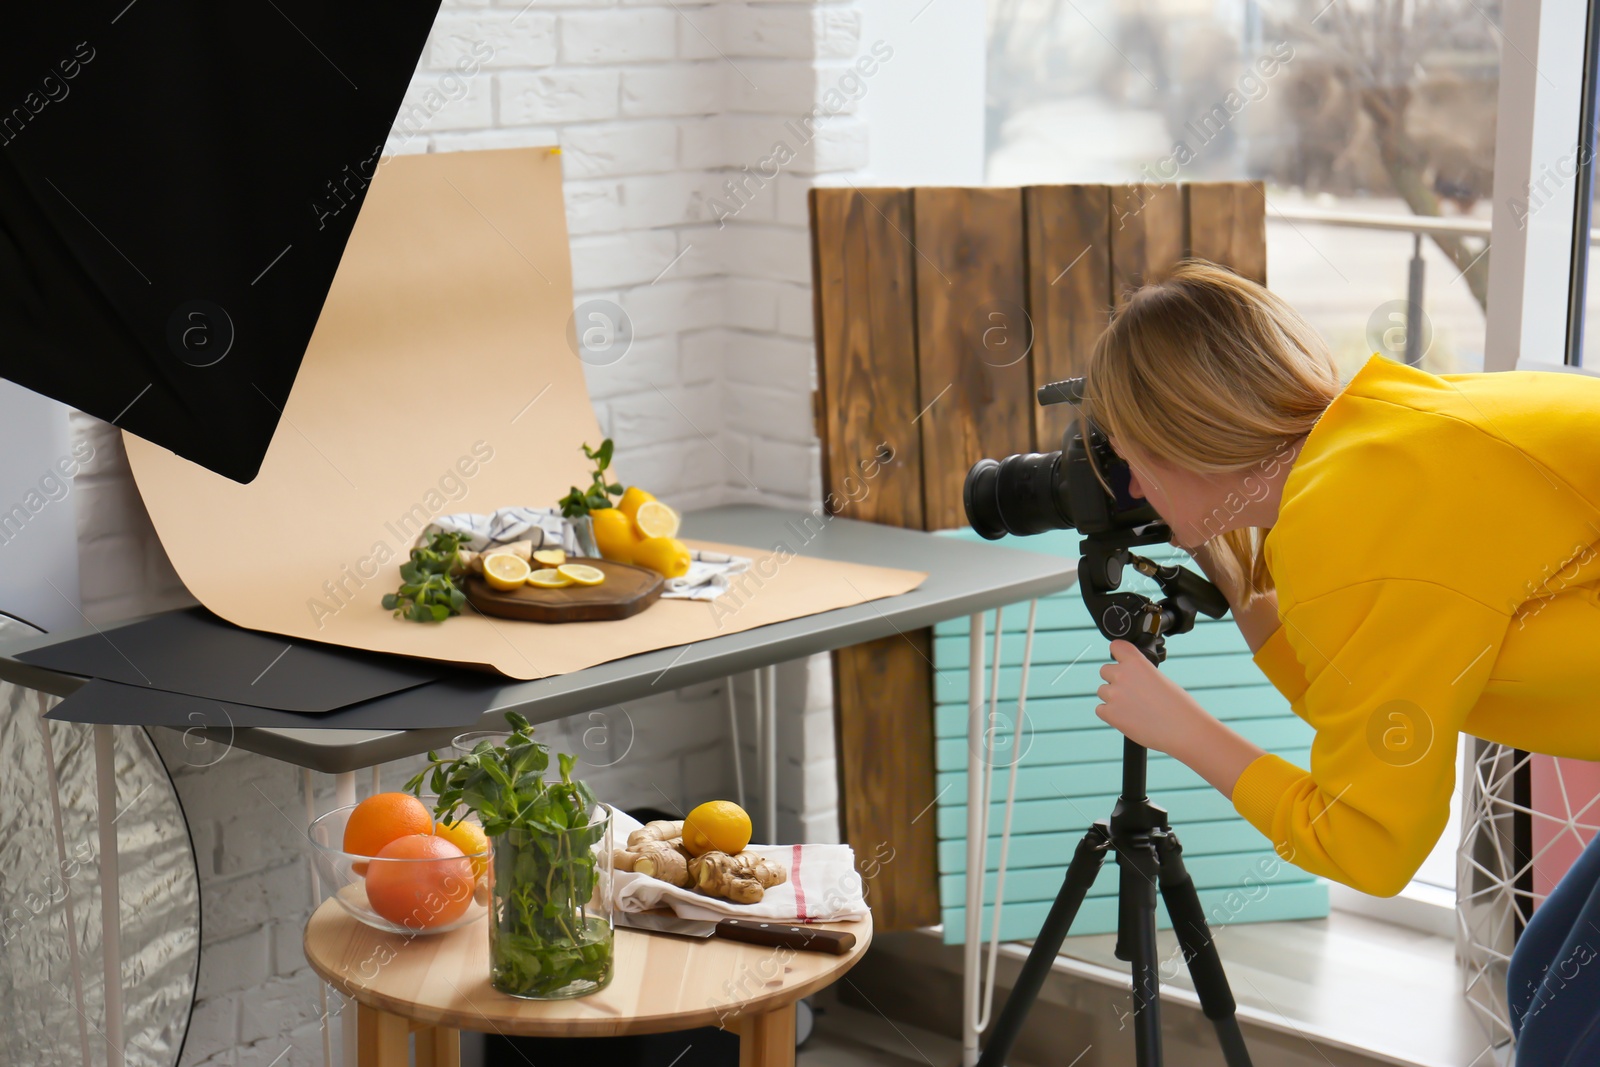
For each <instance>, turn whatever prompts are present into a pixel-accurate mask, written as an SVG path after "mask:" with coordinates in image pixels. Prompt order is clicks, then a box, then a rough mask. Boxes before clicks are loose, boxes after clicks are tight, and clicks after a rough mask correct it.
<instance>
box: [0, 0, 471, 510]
mask: <svg viewBox="0 0 1600 1067" xmlns="http://www.w3.org/2000/svg"><path fill="white" fill-rule="evenodd" d="M438 8H439V0H383V2H378V0H340V2H338V3H327V2H325V0H265V2H250V3H216V2H214V0H73V2H70V3H42V4H12V5H8V6H7V9H6V13H5V24H4V28H3V30H0V337H3V338H4V342H5V343H4V344H3V345H0V377H5V378H9V379H11V380H12V381H14V382H16V383H18V384H19V385H23V386H26V387H27V388H29V389H32V390H34V391H36V392H39V393H43V394H45V395H46V396H50V397H54V398H55V399H57V400H61V401H64V402H66V403H68V404H71V405H72V406H74V407H77V408H80V409H82V410H84V411H87V412H89V413H90V414H91V415H96V416H98V417H100V418H102V419H105V420H107V421H108V422H112V423H115V424H116V425H118V426H120V427H123V428H124V429H127V430H130V431H131V432H133V433H135V434H138V435H139V436H140V437H143V438H145V439H146V440H149V441H152V442H154V443H156V444H158V445H161V446H163V447H166V448H170V449H171V450H172V451H174V452H176V453H177V454H178V455H180V456H183V457H184V458H186V459H189V460H192V461H194V462H195V463H198V464H201V465H202V466H205V467H208V468H210V469H211V470H213V471H216V472H217V473H219V474H222V475H225V476H226V477H229V478H232V479H234V480H235V481H240V482H248V481H250V480H251V479H253V478H254V477H255V476H256V473H257V471H258V470H259V468H260V466H261V461H262V458H263V457H264V456H265V454H266V450H267V445H268V443H269V442H270V441H271V439H272V435H273V432H274V430H275V428H276V427H277V425H278V419H279V415H280V413H281V412H282V410H283V407H284V403H285V401H286V399H287V398H288V396H289V390H290V387H291V385H292V384H293V383H294V379H295V375H296V373H297V372H298V370H299V367H300V361H301V358H302V357H303V356H304V354H305V350H306V345H307V342H308V341H309V340H310V338H311V333H312V329H313V327H315V325H316V322H317V317H318V315H319V314H320V312H321V310H322V304H323V301H324V299H325V298H326V297H327V294H328V288H329V286H330V285H331V283H332V281H333V276H334V272H335V270H336V269H337V268H338V266H339V260H340V257H341V255H342V254H343V252H344V247H345V242H346V241H347V240H348V239H349V236H350V231H351V228H352V227H353V226H354V225H355V221H356V215H357V213H358V212H359V211H360V209H361V203H362V200H363V199H364V197H365V195H366V190H367V186H368V183H369V182H370V181H371V180H372V178H373V175H374V173H375V170H376V167H377V166H378V162H379V155H380V152H381V150H382V148H383V145H384V143H385V141H386V139H387V137H388V135H389V132H390V129H391V127H392V126H393V125H394V124H395V122H396V113H397V111H399V109H400V104H401V102H402V98H403V97H404V95H405V93H406V90H407V88H408V86H409V84H410V82H411V77H412V74H413V72H414V71H415V70H416V67H417V61H418V58H419V56H420V54H421V51H422V48H423V44H424V42H425V41H426V40H427V37H428V33H429V30H430V29H431V28H432V26H433V21H434V16H435V15H436V14H437V12H438ZM483 50H486V46H485V47H484V49H480V50H474V52H473V53H472V56H471V57H468V58H465V59H463V60H462V62H461V64H459V66H460V67H461V69H458V70H456V71H455V72H453V73H452V74H447V75H445V76H444V77H445V78H446V79H447V81H448V82H449V84H460V85H465V84H466V79H469V78H471V77H474V76H477V68H478V64H479V59H480V58H481V54H480V53H481V51H483ZM489 54H491V55H492V54H493V53H492V51H489ZM473 57H478V58H473ZM452 79H453V80H452ZM446 91H448V88H447V90H446ZM403 118H404V117H403V116H402V126H403V125H404V121H403ZM307 535H308V536H311V532H310V531H308V534H307Z"/></svg>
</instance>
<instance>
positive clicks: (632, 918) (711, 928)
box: [613, 911, 856, 956]
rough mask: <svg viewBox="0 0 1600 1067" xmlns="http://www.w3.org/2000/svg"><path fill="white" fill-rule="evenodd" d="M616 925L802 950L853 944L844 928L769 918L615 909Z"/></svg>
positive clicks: (839, 950) (837, 949) (842, 949)
mask: <svg viewBox="0 0 1600 1067" xmlns="http://www.w3.org/2000/svg"><path fill="white" fill-rule="evenodd" d="M613 917H614V919H615V921H616V924H617V925H618V926H626V927H629V928H630V929H634V930H649V931H651V932H652V933H658V934H675V935H677V936H679V937H725V938H728V939H729V940H730V941H744V942H747V943H749V944H752V945H771V946H773V947H782V948H792V949H797V950H799V951H802V952H827V953H830V954H832V955H835V956H842V955H844V954H845V953H847V952H849V951H850V950H851V949H853V948H855V947H856V935H855V934H852V933H849V932H847V931H844V930H821V929H818V928H817V927H815V926H808V925H806V924H804V923H786V922H774V921H772V920H770V919H768V920H762V919H719V920H717V921H715V922H713V921H711V920H709V919H684V918H681V917H679V916H677V915H657V914H654V913H648V912H637V911H619V912H616V913H615V915H614V916H613Z"/></svg>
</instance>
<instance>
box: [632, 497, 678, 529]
mask: <svg viewBox="0 0 1600 1067" xmlns="http://www.w3.org/2000/svg"><path fill="white" fill-rule="evenodd" d="M633 524H634V526H636V527H638V530H639V536H640V537H677V536H678V513H677V512H676V511H673V510H672V509H671V508H670V507H668V506H667V505H665V504H663V503H662V502H661V501H659V500H646V501H645V502H644V503H642V504H640V505H639V510H638V511H637V512H636V513H635V514H634V516H633Z"/></svg>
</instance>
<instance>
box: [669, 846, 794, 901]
mask: <svg viewBox="0 0 1600 1067" xmlns="http://www.w3.org/2000/svg"><path fill="white" fill-rule="evenodd" d="M689 876H690V878H691V879H692V880H693V884H694V888H695V889H696V890H698V891H699V892H701V893H704V894H706V895H707V896H711V897H721V898H722V899H724V900H731V901H733V902H734V903H735V904H755V903H759V902H760V900H761V898H762V897H763V896H765V895H766V891H767V890H768V889H769V888H771V887H772V886H775V885H782V884H783V883H784V882H785V881H787V880H788V878H789V872H788V871H786V870H784V869H783V868H782V867H781V866H779V865H778V864H776V863H773V862H772V861H771V860H769V859H767V858H766V857H765V856H762V855H761V854H760V853H756V852H750V851H745V852H741V853H739V854H738V855H736V856H730V855H728V854H727V853H726V852H706V853H703V854H701V855H699V856H696V857H694V858H693V859H691V860H690V861H689Z"/></svg>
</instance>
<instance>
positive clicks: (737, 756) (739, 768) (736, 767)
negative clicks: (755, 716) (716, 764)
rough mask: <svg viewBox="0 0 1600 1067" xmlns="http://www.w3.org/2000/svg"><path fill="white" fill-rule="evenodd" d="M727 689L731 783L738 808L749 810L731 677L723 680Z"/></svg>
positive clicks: (737, 710)
mask: <svg viewBox="0 0 1600 1067" xmlns="http://www.w3.org/2000/svg"><path fill="white" fill-rule="evenodd" d="M723 681H724V683H725V684H726V685H727V687H728V732H729V733H730V734H732V735H733V782H734V788H736V789H737V790H738V791H739V806H740V807H741V808H745V810H747V811H748V810H749V809H748V808H747V807H746V805H747V804H749V802H750V800H749V798H748V797H746V796H745V792H744V749H742V748H741V747H740V746H739V702H738V700H737V699H735V697H734V695H733V676H732V675H731V674H730V675H729V676H728V677H727V678H725V679H723Z"/></svg>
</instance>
